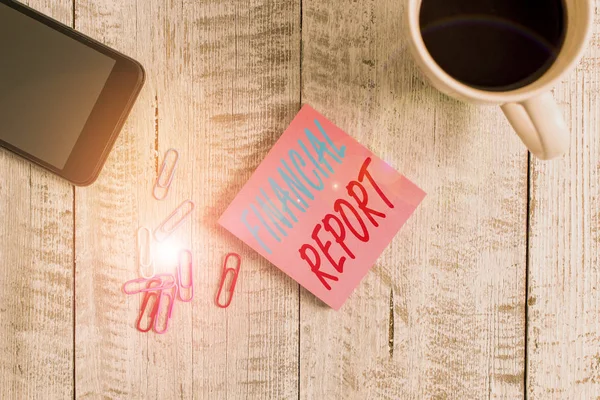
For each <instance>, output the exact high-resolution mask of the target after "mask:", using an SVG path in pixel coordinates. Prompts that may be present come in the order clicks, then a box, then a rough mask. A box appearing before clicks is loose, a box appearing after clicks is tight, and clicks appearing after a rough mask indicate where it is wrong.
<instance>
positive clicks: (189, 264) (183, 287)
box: [177, 250, 194, 303]
mask: <svg viewBox="0 0 600 400" xmlns="http://www.w3.org/2000/svg"><path fill="white" fill-rule="evenodd" d="M186 256H187V257H186ZM184 269H185V270H186V271H187V276H188V278H187V283H185V284H184V283H183V275H184V274H183V272H182V271H183V270H184ZM193 275H194V271H193V261H192V252H191V251H189V250H181V252H180V253H179V265H178V266H177V278H178V283H179V290H178V291H177V298H178V299H179V300H180V301H183V302H184V303H188V302H190V301H192V299H193V298H194V276H193ZM183 291H188V296H187V297H186V298H183V297H182V296H181V293H182V292H183Z"/></svg>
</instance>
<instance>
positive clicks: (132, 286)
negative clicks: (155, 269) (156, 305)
mask: <svg viewBox="0 0 600 400" xmlns="http://www.w3.org/2000/svg"><path fill="white" fill-rule="evenodd" d="M163 278H165V279H163ZM151 282H158V283H159V285H158V286H150V283H151ZM173 286H175V277H174V276H173V275H171V274H160V275H156V276H155V277H154V278H153V279H150V280H149V279H146V278H137V279H132V280H130V281H127V282H125V284H124V285H123V293H125V294H127V295H132V294H138V293H143V292H153V291H158V290H167V289H171V288H172V287H173Z"/></svg>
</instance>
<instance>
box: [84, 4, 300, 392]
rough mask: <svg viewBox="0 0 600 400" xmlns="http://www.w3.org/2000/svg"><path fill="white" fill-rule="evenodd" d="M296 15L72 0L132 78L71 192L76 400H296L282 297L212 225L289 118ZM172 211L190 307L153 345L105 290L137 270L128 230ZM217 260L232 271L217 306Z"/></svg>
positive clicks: (132, 309) (265, 267)
mask: <svg viewBox="0 0 600 400" xmlns="http://www.w3.org/2000/svg"><path fill="white" fill-rule="evenodd" d="M299 17H300V11H299V3H298V2H297V1H296V2H289V1H270V2H267V1H250V2H247V1H244V2H242V1H234V2H212V1H162V0H154V1H137V2H136V1H134V0H130V1H116V0H115V1H112V0H102V1H98V0H94V1H78V2H77V7H76V26H77V27H78V29H80V30H81V31H83V32H84V33H86V34H89V35H91V36H92V37H94V38H96V39H99V40H101V41H103V42H105V43H107V44H109V45H111V46H113V47H115V48H117V49H119V50H121V51H123V52H125V53H127V54H130V55H132V56H133V57H134V58H137V59H138V60H139V61H141V62H142V64H143V65H144V66H145V68H146V71H147V82H146V86H145V88H144V90H143V92H142V94H141V97H140V99H139V100H138V103H137V105H136V107H135V110H134V112H133V114H132V116H131V117H130V118H129V121H128V123H127V126H126V127H125V130H124V132H123V133H122V134H121V137H120V139H119V140H118V142H117V144H116V147H115V149H114V150H113V152H112V154H111V156H110V158H109V160H108V162H107V165H106V167H105V170H104V172H103V173H102V175H101V177H100V179H99V180H98V182H97V183H96V184H95V185H94V186H92V187H90V188H85V189H81V190H78V191H77V193H76V204H77V205H76V216H77V218H76V220H77V223H76V254H77V275H76V294H77V330H76V351H77V362H76V377H77V397H78V398H98V397H109V398H159V399H167V398H192V397H194V398H206V399H225V398H244V397H248V398H257V397H260V396H262V395H267V396H270V397H271V398H295V397H297V387H298V286H297V284H295V283H293V281H291V280H289V279H287V278H285V277H284V276H283V274H281V273H279V272H278V271H277V270H276V269H275V268H274V267H272V266H271V265H269V264H268V263H267V262H266V261H264V260H262V259H260V258H259V257H258V256H257V255H255V254H254V253H253V252H252V251H250V249H249V248H245V247H242V246H241V245H240V243H239V241H237V240H236V239H234V238H233V237H232V236H231V235H230V234H228V233H226V232H225V231H224V230H223V229H221V228H219V227H218V226H217V224H216V221H217V218H218V217H219V215H220V214H221V213H222V212H223V211H224V209H225V206H226V205H227V204H228V203H229V201H231V200H232V198H233V196H234V195H235V194H236V193H237V191H238V190H239V189H240V188H241V186H242V184H243V183H244V182H245V181H246V180H247V178H248V177H249V176H250V173H251V172H252V171H253V170H254V168H255V167H256V166H257V165H258V163H259V162H260V160H261V159H262V158H263V157H264V155H265V154H266V152H267V150H268V149H269V148H270V147H271V145H272V144H273V143H274V142H275V140H276V139H277V138H278V136H279V135H280V134H281V133H282V132H283V130H284V129H285V127H286V125H287V124H288V123H289V121H291V119H292V118H293V116H294V115H295V113H296V112H297V111H298V109H299V77H300V73H299V65H300V63H299V55H300V38H299V30H300V24H299ZM170 147H174V148H176V149H178V150H179V151H180V162H179V165H178V169H177V176H176V179H175V182H174V185H173V188H172V190H171V193H170V194H169V196H168V198H167V199H166V200H165V201H164V202H160V203H159V202H157V201H156V200H154V199H152V198H151V195H150V193H151V187H152V184H153V182H154V179H155V177H156V172H157V167H158V163H159V161H161V160H162V154H163V153H164V151H165V150H167V149H168V148H170ZM157 156H159V158H158V159H157ZM184 199H192V200H194V201H195V202H196V211H195V213H194V215H193V219H192V223H187V224H186V225H184V227H183V228H181V229H180V230H179V231H178V232H177V233H176V234H175V235H174V239H173V243H174V244H175V245H176V246H185V247H190V246H191V249H192V250H193V253H194V256H195V260H196V266H197V268H196V270H195V273H194V278H195V285H196V298H195V300H194V302H193V303H191V304H177V305H176V309H175V313H174V317H173V320H172V327H171V329H170V331H169V332H168V333H167V334H166V335H164V336H157V335H154V334H146V335H144V334H139V333H138V332H137V331H136V330H135V329H134V323H135V319H136V317H137V314H138V310H139V306H140V298H135V297H128V298H125V297H124V296H123V295H122V294H121V292H120V286H121V284H122V283H123V282H124V281H126V280H127V279H131V278H133V277H135V276H136V274H137V268H136V260H135V256H134V252H135V231H136V229H137V228H138V226H139V225H148V226H149V227H150V228H153V227H156V226H157V224H158V223H159V222H160V221H161V220H162V219H163V218H164V217H166V215H167V214H168V213H169V212H170V210H172V209H173V208H175V207H176V206H177V205H178V204H179V203H180V202H181V201H183V200H184ZM228 251H237V252H240V253H241V254H242V257H243V265H242V274H241V277H240V279H239V282H238V285H237V288H236V294H235V298H234V301H233V303H232V305H231V306H230V308H229V309H227V310H221V309H219V308H217V307H216V306H215V305H214V295H215V292H216V290H217V286H218V283H219V278H220V274H221V265H222V260H223V257H224V255H225V254H226V253H227V252H228ZM173 264H174V262H173V260H171V261H169V260H164V262H163V263H162V265H161V269H164V270H165V271H169V272H170V271H172V270H173Z"/></svg>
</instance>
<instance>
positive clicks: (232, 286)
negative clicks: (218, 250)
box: [215, 253, 242, 308]
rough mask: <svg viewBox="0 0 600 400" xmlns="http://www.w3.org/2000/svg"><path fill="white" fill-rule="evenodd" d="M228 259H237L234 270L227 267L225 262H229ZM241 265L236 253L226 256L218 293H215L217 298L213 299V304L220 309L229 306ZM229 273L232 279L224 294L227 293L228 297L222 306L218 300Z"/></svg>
mask: <svg viewBox="0 0 600 400" xmlns="http://www.w3.org/2000/svg"><path fill="white" fill-rule="evenodd" d="M229 257H234V258H237V265H236V266H235V268H231V267H228V266H227V261H228V260H229ZM241 263H242V259H241V258H240V255H239V254H237V253H229V254H227V256H225V261H224V262H223V275H221V285H220V286H219V291H218V292H217V297H216V298H215V302H216V303H217V306H219V307H221V308H227V307H229V305H230V304H231V300H232V299H233V291H234V290H235V284H236V283H237V279H238V276H239V274H240V266H241ZM230 272H233V278H232V280H231V284H230V285H229V289H227V290H226V292H229V297H228V298H226V302H225V304H223V303H221V302H220V301H219V300H220V298H221V292H222V291H223V286H225V281H226V280H227V275H229V273H230Z"/></svg>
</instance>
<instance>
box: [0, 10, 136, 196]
mask: <svg viewBox="0 0 600 400" xmlns="http://www.w3.org/2000/svg"><path fill="white" fill-rule="evenodd" d="M144 78H145V73H144V69H143V67H142V66H141V64H140V63H138V62H137V61H135V60H133V59H131V58H129V57H127V56H125V55H123V54H121V53H119V52H117V51H115V50H113V49H111V48H109V47H107V46H105V45H103V44H102V43H99V42H97V41H95V40H93V39H91V38H89V37H87V36H85V35H82V34H81V33H79V32H77V31H75V30H74V29H72V28H70V27H68V26H66V25H63V24H61V23H60V22H58V21H55V20H53V19H51V18H49V17H47V16H45V15H43V14H40V13H39V12H37V11H35V10H33V9H31V8H29V7H27V6H25V5H23V4H20V3H17V2H15V1H12V0H0V146H2V147H5V148H7V149H9V150H12V151H13V152H15V153H17V154H19V155H21V156H23V157H25V158H27V159H29V160H31V161H33V162H35V163H36V164H39V165H41V166H43V167H44V168H47V169H49V170H50V171H52V172H54V173H56V174H58V175H60V176H62V177H63V178H65V179H67V180H69V181H70V182H71V183H73V184H75V185H78V186H86V185H89V184H91V183H92V182H93V181H94V180H95V179H96V178H97V177H98V175H99V173H100V170H101V168H102V166H103V165H104V162H105V161H106V158H107V157H108V153H109V152H110V150H111V148H112V146H113V144H114V142H115V140H116V138H117V136H118V134H119V131H120V130H121V128H122V127H123V124H124V123H125V120H126V118H127V116H128V114H129V112H130V110H131V108H132V106H133V103H134V101H135V99H136V97H137V95H138V93H139V92H140V90H141V88H142V86H143V83H144Z"/></svg>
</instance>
